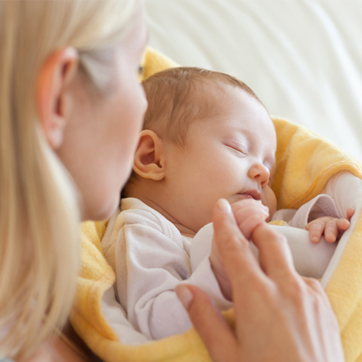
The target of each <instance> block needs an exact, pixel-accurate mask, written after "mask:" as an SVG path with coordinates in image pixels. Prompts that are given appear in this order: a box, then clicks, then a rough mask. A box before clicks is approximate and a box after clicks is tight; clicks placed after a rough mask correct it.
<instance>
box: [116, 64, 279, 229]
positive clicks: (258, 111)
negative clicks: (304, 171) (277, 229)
mask: <svg viewBox="0 0 362 362" xmlns="http://www.w3.org/2000/svg"><path fill="white" fill-rule="evenodd" d="M143 87H144V89H145V93H146V97H147V100H148V110H147V112H146V116H145V121H144V126H143V131H142V132H141V135H140V141H139V145H138V148H137V151H136V154H135V160H134V165H133V173H132V176H131V178H130V180H129V182H128V183H127V185H126V187H125V189H124V191H123V193H124V196H127V197H138V198H140V199H141V200H142V201H144V202H145V203H146V204H148V205H149V206H151V207H153V208H155V209H156V210H157V211H159V212H161V213H162V214H163V215H164V216H166V217H167V218H168V219H169V220H170V221H171V222H173V223H174V224H175V225H176V226H178V227H179V229H180V230H182V231H184V232H185V233H187V232H189V233H190V234H192V233H196V232H197V231H198V230H199V229H200V228H201V227H202V226H204V225H206V224H207V223H209V222H211V217H212V210H213V207H214V205H215V203H216V201H217V200H218V199H219V198H221V197H222V198H225V199H227V200H228V201H229V202H230V203H233V202H235V201H238V200H241V199H245V198H254V199H259V200H261V201H262V203H263V204H264V205H266V206H268V207H269V209H270V214H272V213H274V211H275V209H276V198H275V195H274V193H273V191H272V190H271V188H270V174H273V172H274V166H275V151H276V133H275V129H274V125H273V123H272V120H271V118H270V116H269V114H268V112H267V110H266V109H265V107H264V106H263V104H262V103H261V102H260V100H259V99H258V97H257V96H256V95H255V94H254V93H253V91H252V90H251V89H250V88H249V87H248V86H247V85H246V84H244V83H243V82H241V81H239V80H238V79H236V78H234V77H231V76H229V75H226V74H223V73H218V72H213V71H209V70H204V69H198V68H172V69H168V70H165V71H163V72H160V73H157V74H155V75H153V76H152V77H150V78H148V79H147V80H146V81H144V82H143Z"/></svg>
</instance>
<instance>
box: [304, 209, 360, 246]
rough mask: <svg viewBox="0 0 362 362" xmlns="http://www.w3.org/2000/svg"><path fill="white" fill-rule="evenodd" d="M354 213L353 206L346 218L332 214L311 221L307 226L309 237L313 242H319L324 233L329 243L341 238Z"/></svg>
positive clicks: (348, 210)
mask: <svg viewBox="0 0 362 362" xmlns="http://www.w3.org/2000/svg"><path fill="white" fill-rule="evenodd" d="M353 214H354V209H353V208H351V207H350V208H348V209H347V218H346V219H337V218H335V217H331V216H323V217H320V218H318V219H315V220H313V221H311V222H310V223H309V224H307V226H306V227H305V228H306V229H307V230H308V231H309V239H310V241H311V242H312V243H315V244H316V243H319V241H320V240H321V237H322V235H323V234H324V238H325V239H326V240H327V242H329V243H334V242H335V241H337V240H339V239H340V238H341V236H342V234H343V233H344V232H345V231H346V230H347V229H348V228H349V226H350V225H351V223H350V220H351V218H352V216H353Z"/></svg>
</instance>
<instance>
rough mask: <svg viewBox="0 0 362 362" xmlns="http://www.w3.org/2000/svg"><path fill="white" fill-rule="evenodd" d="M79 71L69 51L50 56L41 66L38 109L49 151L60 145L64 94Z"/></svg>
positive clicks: (69, 49) (76, 59) (63, 121)
mask: <svg viewBox="0 0 362 362" xmlns="http://www.w3.org/2000/svg"><path fill="white" fill-rule="evenodd" d="M77 69H78V52H77V51H76V50H75V49H74V48H71V47H68V48H63V49H60V50H57V51H56V52H54V53H52V54H51V55H50V56H49V57H48V58H47V60H46V61H45V63H44V65H43V66H42V68H41V70H40V73H39V77H38V82H37V87H38V88H37V105H38V112H39V117H40V123H41V127H42V129H43V132H44V135H45V137H46V139H47V141H48V143H49V145H50V147H51V148H53V149H54V150H56V149H57V148H59V147H60V145H61V144H62V142H63V135H64V128H65V126H66V119H65V118H64V104H63V102H64V90H65V89H66V87H67V85H68V84H69V83H70V82H71V81H72V80H73V79H74V76H75V74H76V72H77Z"/></svg>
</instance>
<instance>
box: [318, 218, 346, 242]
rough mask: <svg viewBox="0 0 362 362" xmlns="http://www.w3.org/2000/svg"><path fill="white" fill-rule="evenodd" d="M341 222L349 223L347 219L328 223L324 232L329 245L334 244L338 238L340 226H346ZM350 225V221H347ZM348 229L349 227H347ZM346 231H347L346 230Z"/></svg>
mask: <svg viewBox="0 0 362 362" xmlns="http://www.w3.org/2000/svg"><path fill="white" fill-rule="evenodd" d="M341 221H347V220H346V219H333V220H330V221H328V222H327V223H326V228H325V230H324V238H325V239H326V241H328V242H329V243H334V242H335V241H336V240H337V237H338V229H339V225H344V223H341ZM347 222H348V223H349V221H347ZM347 229H348V227H347ZM344 230H346V229H344Z"/></svg>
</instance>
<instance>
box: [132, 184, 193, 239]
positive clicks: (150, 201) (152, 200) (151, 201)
mask: <svg viewBox="0 0 362 362" xmlns="http://www.w3.org/2000/svg"><path fill="white" fill-rule="evenodd" d="M152 194H153V193H152ZM149 195H150V193H143V192H142V190H137V188H132V189H131V190H129V192H127V197H135V198H136V199H138V200H141V201H142V202H143V203H144V204H146V205H147V206H149V207H151V208H152V209H154V210H156V211H157V212H159V213H160V214H161V215H162V216H164V217H165V218H166V219H167V220H168V221H170V222H171V223H172V224H174V225H175V227H176V228H177V229H178V231H179V232H180V233H181V235H183V236H187V237H194V236H195V235H196V232H195V231H194V230H191V229H190V228H188V227H187V226H185V225H183V224H181V223H180V222H179V221H178V220H177V219H176V218H175V217H173V216H172V215H171V213H170V212H169V211H168V210H169V209H168V208H166V207H164V206H163V203H162V201H161V202H160V201H158V199H161V198H158V197H157V196H156V197H150V196H149ZM166 204H167V203H166Z"/></svg>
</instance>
